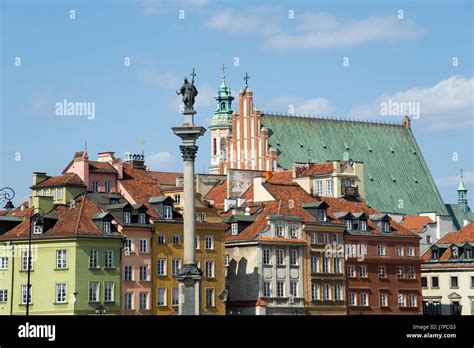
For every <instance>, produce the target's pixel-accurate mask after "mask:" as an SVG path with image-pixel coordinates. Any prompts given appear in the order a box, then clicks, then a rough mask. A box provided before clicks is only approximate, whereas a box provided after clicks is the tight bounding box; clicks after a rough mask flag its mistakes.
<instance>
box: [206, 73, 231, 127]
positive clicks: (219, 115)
mask: <svg viewBox="0 0 474 348" xmlns="http://www.w3.org/2000/svg"><path fill="white" fill-rule="evenodd" d="M214 99H215V100H216V101H217V109H216V110H215V111H214V115H213V116H212V121H211V125H210V128H211V129H212V128H214V127H219V128H222V127H228V128H230V127H231V126H232V113H233V111H232V100H234V97H233V96H232V93H231V90H230V88H229V87H228V86H227V84H226V83H225V78H224V77H222V82H221V85H220V86H219V88H218V89H217V94H216V96H215V97H214ZM221 104H224V105H225V107H224V108H222V106H221Z"/></svg>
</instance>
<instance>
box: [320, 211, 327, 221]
mask: <svg viewBox="0 0 474 348" xmlns="http://www.w3.org/2000/svg"><path fill="white" fill-rule="evenodd" d="M326 220H327V213H326V209H318V221H326Z"/></svg>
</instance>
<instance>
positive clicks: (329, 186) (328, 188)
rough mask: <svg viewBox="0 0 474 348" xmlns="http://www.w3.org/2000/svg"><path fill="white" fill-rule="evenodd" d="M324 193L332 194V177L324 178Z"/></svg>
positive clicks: (330, 195)
mask: <svg viewBox="0 0 474 348" xmlns="http://www.w3.org/2000/svg"><path fill="white" fill-rule="evenodd" d="M326 193H327V195H328V196H329V197H332V196H333V195H334V182H333V181H332V179H327V180H326Z"/></svg>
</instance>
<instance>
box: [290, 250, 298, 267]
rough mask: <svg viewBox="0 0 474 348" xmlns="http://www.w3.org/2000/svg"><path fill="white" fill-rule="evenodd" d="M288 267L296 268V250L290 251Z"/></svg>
mask: <svg viewBox="0 0 474 348" xmlns="http://www.w3.org/2000/svg"><path fill="white" fill-rule="evenodd" d="M290 265H291V266H298V249H291V250H290Z"/></svg>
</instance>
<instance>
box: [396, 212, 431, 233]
mask: <svg viewBox="0 0 474 348" xmlns="http://www.w3.org/2000/svg"><path fill="white" fill-rule="evenodd" d="M434 223H435V222H434V221H433V220H431V219H430V218H429V217H428V216H405V217H404V218H403V220H402V221H401V223H400V224H401V225H402V226H403V227H405V228H407V229H409V230H410V231H413V232H416V233H420V232H422V231H423V229H424V227H425V226H426V225H428V224H434Z"/></svg>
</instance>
